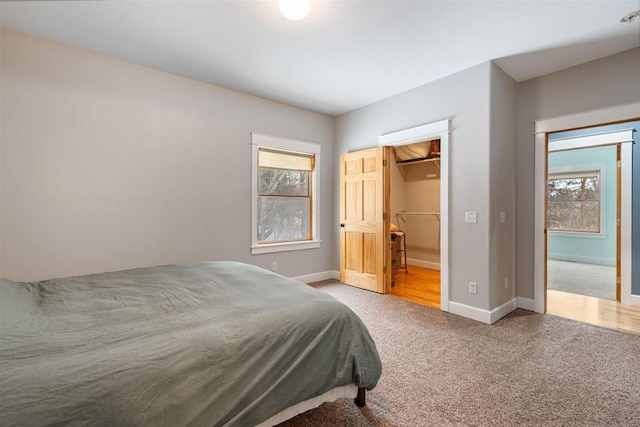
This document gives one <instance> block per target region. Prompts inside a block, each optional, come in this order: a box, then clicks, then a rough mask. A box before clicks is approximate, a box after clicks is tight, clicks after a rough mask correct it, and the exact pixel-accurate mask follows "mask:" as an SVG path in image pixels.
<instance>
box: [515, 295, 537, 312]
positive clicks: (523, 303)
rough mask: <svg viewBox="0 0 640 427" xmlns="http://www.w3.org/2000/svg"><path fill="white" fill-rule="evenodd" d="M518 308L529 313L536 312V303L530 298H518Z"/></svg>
mask: <svg viewBox="0 0 640 427" xmlns="http://www.w3.org/2000/svg"><path fill="white" fill-rule="evenodd" d="M518 308H521V309H523V310H529V311H536V301H535V300H534V299H532V298H523V297H518Z"/></svg>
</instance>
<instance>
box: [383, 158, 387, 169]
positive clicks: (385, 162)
mask: <svg viewBox="0 0 640 427" xmlns="http://www.w3.org/2000/svg"><path fill="white" fill-rule="evenodd" d="M382 166H384V167H387V159H384V160H382Z"/></svg>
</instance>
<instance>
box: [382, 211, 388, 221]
mask: <svg viewBox="0 0 640 427" xmlns="http://www.w3.org/2000/svg"><path fill="white" fill-rule="evenodd" d="M382 219H383V220H384V221H386V220H387V213H386V212H384V213H383V214H382Z"/></svg>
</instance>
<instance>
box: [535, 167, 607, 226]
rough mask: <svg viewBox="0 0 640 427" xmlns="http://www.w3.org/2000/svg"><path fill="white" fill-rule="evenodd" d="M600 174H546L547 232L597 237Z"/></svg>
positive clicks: (586, 172)
mask: <svg viewBox="0 0 640 427" xmlns="http://www.w3.org/2000/svg"><path fill="white" fill-rule="evenodd" d="M600 175H601V173H600V171H599V170H593V171H573V172H568V173H550V174H549V179H548V181H547V194H548V199H547V228H548V229H549V230H550V231H568V232H586V233H600V222H601V221H600V219H601V218H600V216H601V209H600V200H601V192H600V187H601V182H600V181H601V179H600Z"/></svg>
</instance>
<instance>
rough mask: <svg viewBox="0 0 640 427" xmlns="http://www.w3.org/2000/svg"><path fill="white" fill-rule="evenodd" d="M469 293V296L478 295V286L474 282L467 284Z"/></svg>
mask: <svg viewBox="0 0 640 427" xmlns="http://www.w3.org/2000/svg"><path fill="white" fill-rule="evenodd" d="M469 293H470V294H477V293H478V284H477V283H476V282H469Z"/></svg>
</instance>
